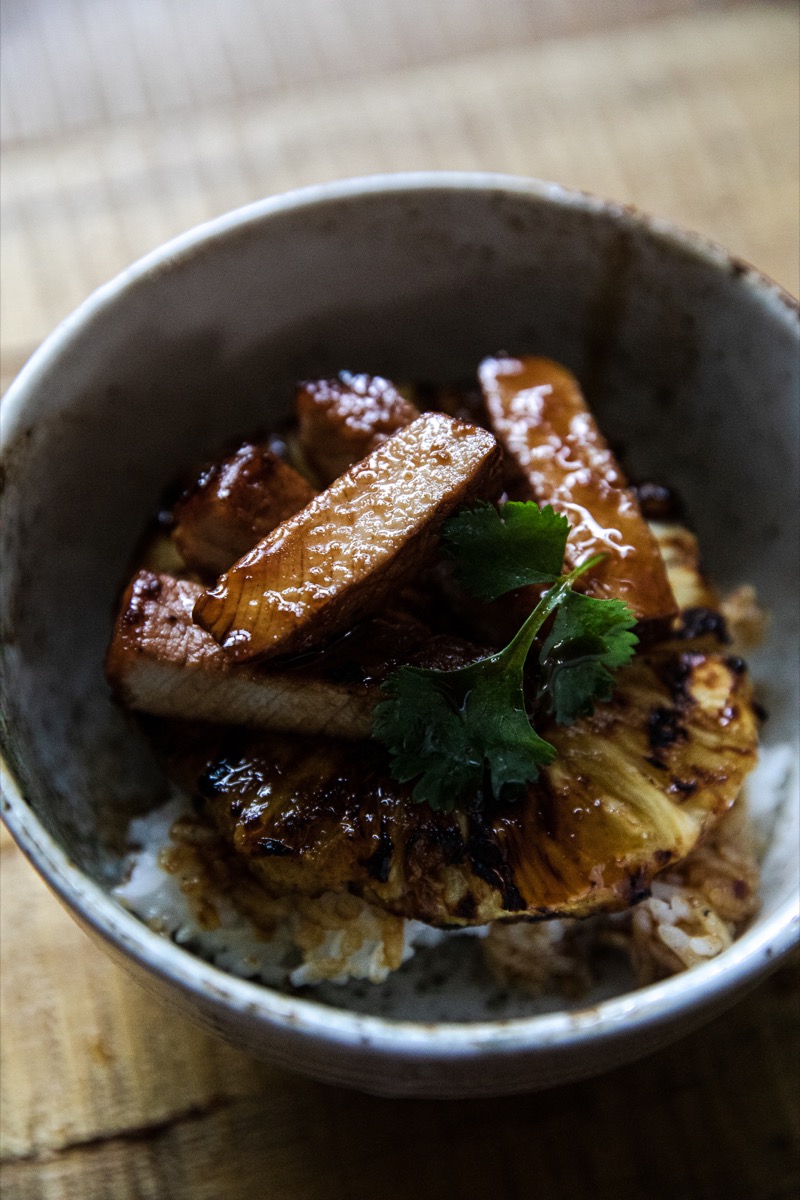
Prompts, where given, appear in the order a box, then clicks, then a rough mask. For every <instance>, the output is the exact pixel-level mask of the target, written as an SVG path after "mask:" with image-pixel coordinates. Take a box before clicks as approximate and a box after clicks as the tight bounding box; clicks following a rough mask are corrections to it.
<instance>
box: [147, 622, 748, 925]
mask: <svg viewBox="0 0 800 1200" xmlns="http://www.w3.org/2000/svg"><path fill="white" fill-rule="evenodd" d="M183 736H184V735H179V736H178V738H177V741H176V742H175V743H173V744H172V746H171V747H170V748H169V749H168V751H167V754H166V759H167V764H168V767H171V769H172V773H173V774H174V775H175V776H176V778H179V779H180V781H181V782H182V783H183V784H184V785H185V786H189V787H190V788H191V789H192V790H193V791H194V792H195V794H196V796H197V797H198V798H199V799H200V800H201V801H202V803H203V805H204V807H205V809H206V811H207V812H208V814H209V815H210V816H211V818H212V819H213V821H214V822H215V824H216V825H217V827H218V828H219V830H220V831H221V832H222V834H223V835H224V836H225V837H226V838H227V839H228V841H229V842H230V843H231V844H232V845H233V847H234V848H235V850H236V851H237V853H238V854H239V855H240V856H241V857H242V859H243V860H244V861H246V862H247V864H248V865H249V868H250V870H251V871H252V872H253V874H254V875H255V876H256V877H257V878H258V879H259V880H260V881H261V882H262V883H263V884H264V885H265V886H266V887H267V888H268V889H269V890H270V891H274V892H276V893H278V894H283V893H286V892H292V891H294V892H302V893H305V894H309V895H317V894H320V893H322V892H324V891H328V890H336V889H349V890H351V891H354V892H356V893H358V894H359V895H362V896H363V897H364V898H365V899H367V900H369V901H371V902H372V903H374V904H377V905H379V906H380V907H382V908H385V909H388V910H389V911H391V912H393V913H397V914H399V915H400V916H403V917H409V918H414V919H417V920H421V921H425V922H427V923H429V924H432V925H440V926H447V925H456V926H463V925H479V924H484V923H486V922H489V921H494V920H498V919H501V920H502V919H519V918H522V917H549V916H556V915H569V916H585V915H588V914H589V913H592V912H595V911H598V910H601V909H604V910H613V909H620V908H625V907H627V906H628V905H630V904H631V903H634V902H636V901H637V900H638V899H641V898H642V897H644V896H646V895H647V893H648V889H649V885H650V881H651V880H652V878H653V876H654V875H655V874H656V872H658V871H659V870H661V869H663V868H664V867H665V866H666V865H667V864H668V863H671V862H675V861H676V860H678V859H680V858H683V857H684V856H685V855H686V854H688V853H689V851H690V850H691V849H692V848H693V846H694V845H695V844H696V843H697V841H698V840H699V838H700V837H701V836H702V834H703V832H704V831H705V830H706V828H707V827H709V826H710V824H712V823H713V822H714V821H716V819H717V818H718V817H719V816H720V815H721V814H722V813H723V812H724V811H725V810H726V809H727V808H728V807H729V806H730V805H731V804H732V803H733V801H734V799H735V797H736V795H737V793H738V791H739V788H740V786H741V784H742V781H743V779H744V777H745V775H746V774H747V772H748V771H749V770H750V769H751V768H752V766H753V765H754V762H755V757H756V722H755V719H754V716H753V712H752V708H751V704H750V684H749V681H748V678H747V675H746V674H745V672H744V668H743V665H742V664H741V662H740V661H739V660H737V659H730V658H725V657H723V656H721V655H718V654H704V653H699V652H697V651H692V650H690V649H689V650H687V649H686V648H685V647H681V646H680V645H676V644H674V643H673V644H672V645H670V646H663V647H660V648H658V649H656V650H653V651H652V652H651V653H649V654H642V655H640V656H637V658H636V659H635V660H634V661H633V663H632V664H631V665H630V666H628V667H627V668H625V669H624V670H622V671H620V672H619V674H618V676H617V688H616V691H615V693H614V697H613V699H612V700H611V701H609V702H608V703H606V704H601V705H598V707H597V709H596V711H595V714H594V715H593V716H592V717H590V718H584V719H582V720H579V721H577V722H576V723H575V724H574V725H572V726H570V727H569V728H563V729H562V728H552V729H550V730H549V731H547V736H548V737H549V738H550V739H551V740H552V741H553V743H554V744H555V746H556V748H557V750H558V757H557V758H556V760H555V762H554V764H553V765H552V766H551V767H550V768H548V769H547V770H546V771H545V772H544V773H543V775H542V776H541V777H540V779H539V780H538V781H537V782H536V783H535V784H532V785H530V786H529V787H528V789H527V791H526V794H525V796H524V797H523V798H522V799H521V800H518V801H516V802H513V803H505V804H502V805H499V806H495V807H494V809H491V810H488V809H484V810H483V811H480V812H477V811H476V812H474V813H464V812H454V813H441V812H436V813H434V812H432V811H431V810H430V809H429V808H428V807H427V806H426V805H417V804H414V803H413V802H412V801H411V799H410V789H409V787H407V786H405V785H401V784H398V783H396V782H394V781H393V780H392V779H391V777H390V776H389V773H388V766H387V758H386V755H385V752H384V751H383V750H382V748H380V747H378V746H376V745H375V744H374V743H369V742H367V743H363V744H356V745H354V744H353V743H352V742H351V743H341V742H337V741H334V740H324V739H317V738H315V739H306V738H300V737H298V738H290V737H287V736H286V735H273V734H264V733H252V732H245V731H241V730H228V731H224V730H219V731H216V732H215V734H214V736H213V737H211V736H210V733H209V730H208V729H206V730H204V731H203V732H202V733H201V734H200V735H199V737H198V739H197V741H196V742H195V743H194V746H193V748H190V749H187V748H186V745H185V743H184V744H183V745H180V744H179V743H181V740H182V737H183ZM162 738H163V731H162ZM162 748H163V744H162Z"/></svg>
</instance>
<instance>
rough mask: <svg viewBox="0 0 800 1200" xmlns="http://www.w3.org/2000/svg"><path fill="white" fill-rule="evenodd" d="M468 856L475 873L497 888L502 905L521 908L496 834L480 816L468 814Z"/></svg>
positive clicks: (514, 909)
mask: <svg viewBox="0 0 800 1200" xmlns="http://www.w3.org/2000/svg"><path fill="white" fill-rule="evenodd" d="M467 856H468V859H469V863H470V866H471V867H472V869H473V871H474V872H475V874H476V875H477V876H478V877H479V878H480V879H482V880H483V881H484V883H488V884H489V886H490V887H493V888H496V889H497V891H499V892H500V894H501V895H502V898H503V908H505V909H506V910H507V911H508V912H521V911H522V909H524V908H525V907H526V904H525V901H524V900H523V899H522V897H521V896H520V894H519V891H518V889H517V885H516V884H515V883H514V877H513V873H512V871H511V868H510V867H509V864H508V860H507V858H506V852H505V850H504V848H503V846H502V845H501V844H500V842H499V841H498V838H497V834H496V833H495V832H494V830H493V829H492V828H491V826H488V825H486V824H484V823H483V821H482V820H481V818H480V817H479V816H473V817H470V822H469V835H468V838H467Z"/></svg>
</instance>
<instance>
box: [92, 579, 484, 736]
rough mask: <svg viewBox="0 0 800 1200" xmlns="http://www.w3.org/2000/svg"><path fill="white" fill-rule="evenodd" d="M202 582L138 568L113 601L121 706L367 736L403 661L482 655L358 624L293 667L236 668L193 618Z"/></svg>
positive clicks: (425, 636) (424, 633)
mask: <svg viewBox="0 0 800 1200" xmlns="http://www.w3.org/2000/svg"><path fill="white" fill-rule="evenodd" d="M202 590H203V589H202V585H200V584H197V583H194V582H192V581H190V580H185V579H174V578H172V577H171V576H169V575H159V574H156V573H154V572H152V571H140V572H139V573H138V574H137V575H136V576H135V577H134V579H133V580H132V581H131V583H130V584H129V586H128V588H127V590H126V592H125V594H124V596H123V598H122V603H121V605H120V609H119V613H118V616H117V620H116V624H115V627H114V635H113V637H112V640H111V645H110V648H109V652H108V656H107V659H106V671H107V675H108V679H109V681H110V683H111V685H112V688H113V690H114V692H115V694H116V695H117V697H118V698H119V700H120V701H121V702H122V703H123V704H124V705H125V706H126V707H127V708H131V709H134V710H136V711H138V712H147V713H151V714H153V715H156V716H165V717H179V718H183V719H185V720H189V721H210V722H216V723H219V724H225V725H245V726H248V727H250V728H255V729H271V730H287V731H289V732H302V733H307V734H330V735H334V736H336V737H342V738H365V737H368V736H369V733H370V728H371V724H372V711H373V708H374V707H375V704H376V703H377V701H378V700H379V699H380V691H379V688H380V684H381V683H382V682H383V680H384V679H385V678H386V676H387V675H388V674H389V673H390V672H391V671H393V670H394V669H395V668H396V667H398V666H400V665H401V664H402V663H412V664H414V665H416V666H424V667H430V668H433V669H435V670H453V669H455V668H457V667H461V666H464V665H465V664H466V663H468V662H472V661H474V659H476V658H479V657H480V656H481V653H482V650H481V649H480V648H479V647H477V646H473V645H471V644H470V643H467V642H463V641H460V640H457V639H455V638H451V637H445V636H441V635H440V636H433V635H432V634H431V633H430V631H429V630H428V629H427V627H426V626H425V625H424V624H422V623H421V622H419V621H415V620H411V619H404V620H400V619H397V618H395V619H386V620H384V619H376V620H373V621H369V622H366V623H365V624H364V625H363V626H362V627H361V628H360V629H359V630H358V631H357V632H356V633H355V634H353V635H351V636H350V637H348V638H345V639H343V640H342V642H341V643H340V644H338V645H337V646H335V647H333V648H332V649H331V650H329V651H326V653H324V654H322V655H317V656H315V657H314V659H313V661H307V660H306V661H303V662H301V663H299V664H295V665H286V664H284V665H282V666H281V667H279V668H277V669H276V668H273V669H267V668H265V667H262V666H259V665H256V666H250V665H248V664H243V665H234V664H233V663H231V661H230V659H229V658H228V657H227V655H225V654H224V653H223V651H222V650H220V648H219V646H218V645H217V643H216V642H215V641H214V639H213V638H212V637H210V636H209V634H207V633H206V632H205V630H203V629H200V628H199V626H197V625H195V624H194V622H193V621H192V608H193V607H194V604H195V602H196V600H197V597H198V595H199V594H200V592H201V591H202Z"/></svg>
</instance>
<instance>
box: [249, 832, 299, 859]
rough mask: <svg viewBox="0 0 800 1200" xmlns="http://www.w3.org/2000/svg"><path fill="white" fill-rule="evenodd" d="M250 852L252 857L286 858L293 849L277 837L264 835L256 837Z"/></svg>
mask: <svg viewBox="0 0 800 1200" xmlns="http://www.w3.org/2000/svg"><path fill="white" fill-rule="evenodd" d="M251 853H252V855H253V857H254V858H261V857H267V856H271V857H277V858H286V857H287V856H288V855H290V854H292V853H293V851H292V848H291V846H287V845H286V843H285V842H281V841H280V840H279V839H278V838H270V837H264V838H259V839H258V841H257V842H256V844H255V846H254V847H253V849H252V851H251Z"/></svg>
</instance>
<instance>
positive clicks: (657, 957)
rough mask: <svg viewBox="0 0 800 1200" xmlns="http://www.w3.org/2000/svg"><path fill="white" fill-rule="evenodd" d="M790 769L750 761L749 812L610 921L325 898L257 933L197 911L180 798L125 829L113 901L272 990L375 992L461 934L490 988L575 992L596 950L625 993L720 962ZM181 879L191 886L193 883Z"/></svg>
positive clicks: (280, 914) (751, 894)
mask: <svg viewBox="0 0 800 1200" xmlns="http://www.w3.org/2000/svg"><path fill="white" fill-rule="evenodd" d="M791 760H792V752H791V750H790V749H789V748H787V747H784V746H780V747H775V748H773V749H769V750H762V754H761V760H760V763H759V765H758V767H757V769H756V771H754V772H753V774H752V776H751V777H750V779H749V780H748V786H747V789H746V791H747V802H746V803H745V800H744V797H742V798H741V799H740V800H739V801H737V804H736V805H735V806H734V808H733V809H732V810H731V813H730V814H728V816H727V817H726V818H725V819H724V820H723V821H722V822H721V823H720V825H719V826H718V827H717V829H716V830H715V831H714V832H713V833H712V834H711V835H710V836H709V838H707V839H706V840H705V841H704V842H702V843H701V844H700V846H699V847H698V848H697V849H696V850H695V851H694V852H693V854H692V855H690V856H689V858H688V859H686V860H685V861H684V862H683V863H679V864H677V865H675V866H674V867H673V868H672V869H671V870H669V871H668V872H666V873H665V874H664V875H662V876H660V877H659V878H657V879H656V880H655V882H654V884H653V888H652V895H651V896H650V898H649V899H647V900H644V901H643V902H642V903H641V904H639V905H638V906H637V907H636V908H635V909H633V910H630V911H628V912H626V913H621V914H618V915H612V916H603V915H602V914H601V915H598V916H596V917H592V918H589V919H588V920H584V921H577V920H566V919H565V920H552V921H548V922H544V923H542V922H537V923H528V922H522V923H516V924H509V925H495V926H493V927H491V931H490V927H488V926H482V927H478V928H467V929H463V930H453V931H447V932H445V931H442V930H439V929H434V928H432V927H431V926H429V925H425V924H423V923H422V922H420V921H408V920H403V919H402V918H400V917H395V916H392V915H391V914H389V913H386V912H384V911H383V910H381V909H379V908H376V907H374V906H373V905H370V904H368V903H366V901H363V900H360V899H358V898H357V897H355V896H352V895H350V894H348V893H332V892H328V893H325V894H324V895H322V896H320V897H319V898H316V899H311V898H309V897H303V896H288V897H282V898H280V899H276V900H271V899H269V898H268V897H265V896H262V897H261V898H260V900H259V902H258V903H259V912H258V915H259V918H261V919H260V920H259V922H258V923H255V922H254V921H253V920H251V919H250V916H248V915H245V913H244V912H243V911H241V909H240V908H238V907H237V906H236V905H235V904H234V903H233V901H232V899H231V898H230V897H229V896H228V895H226V894H224V892H222V891H219V892H217V893H215V894H211V893H210V892H209V890H208V889H206V890H205V891H204V892H203V895H202V912H201V911H200V906H199V902H198V899H197V888H196V886H195V888H194V890H193V889H192V887H191V886H186V881H185V880H183V879H182V878H181V873H180V871H176V870H175V869H174V865H173V866H172V869H170V863H169V861H168V855H166V854H165V850H166V848H167V847H169V846H170V844H173V843H171V839H170V831H171V830H172V829H173V827H174V826H175V823H176V822H178V821H179V819H181V818H184V819H186V817H187V815H189V814H190V809H189V805H188V802H187V800H186V799H185V798H184V797H181V796H177V797H175V798H174V799H172V800H170V801H169V802H168V803H167V804H166V805H164V806H163V807H161V808H159V809H156V810H155V811H153V812H151V813H149V814H147V815H146V816H144V817H140V818H138V819H137V820H134V821H133V822H131V825H130V829H129V842H130V844H131V847H132V851H131V854H130V855H129V858H128V864H127V872H126V876H125V879H124V882H123V883H122V884H121V885H119V886H118V887H117V888H116V889H115V893H114V894H115V896H116V897H117V899H118V900H119V901H120V902H121V903H122V904H124V905H125V907H126V908H128V909H129V910H130V911H131V912H133V913H135V914H136V915H137V916H138V917H139V918H140V919H141V920H143V921H144V922H146V924H148V925H149V926H150V927H151V928H152V929H154V930H155V931H157V932H158V933H161V934H163V935H164V936H166V937H170V938H172V939H173V940H174V941H175V942H177V943H178V944H179V945H182V946H186V947H187V948H188V949H190V950H192V951H194V952H195V953H197V954H199V955H201V956H202V957H203V958H205V959H207V960H208V961H210V962H212V963H214V964H216V965H217V966H218V967H220V968H222V969H223V970H225V971H229V972H231V973H232V974H235V975H240V976H243V977H245V978H249V979H254V980H260V981H261V982H263V983H266V984H268V985H270V986H274V987H286V986H291V987H302V986H308V985H315V984H320V983H324V982H328V983H335V984H347V983H350V982H352V981H353V980H365V981H368V982H370V983H383V982H384V981H385V980H386V979H387V978H388V976H389V975H390V974H391V973H392V972H393V971H395V970H397V969H398V968H399V967H401V966H402V965H403V964H404V963H406V962H407V961H408V960H409V959H410V958H411V957H412V956H413V955H414V952H415V951H416V950H417V949H421V948H432V947H436V946H439V945H441V944H442V942H443V941H444V940H445V939H451V938H453V937H458V936H464V935H466V934H471V935H474V936H477V937H479V938H481V939H484V940H483V941H482V946H483V948H484V957H485V961H486V963H487V965H488V966H489V968H490V970H491V971H492V974H493V975H494V976H495V978H496V979H498V980H499V981H501V982H502V983H504V984H511V985H513V986H516V987H521V988H522V989H523V990H525V991H527V992H528V993H531V994H534V995H540V996H541V995H545V994H564V995H571V996H575V995H579V994H581V993H585V992H586V990H587V989H588V988H589V986H590V985H591V983H592V982H593V980H592V958H593V955H594V954H595V953H596V951H597V949H598V948H599V947H605V948H607V949H608V948H609V947H610V948H612V949H613V950H615V951H617V952H619V953H621V954H622V955H623V956H624V957H625V958H626V959H627V960H628V961H629V962H630V964H631V967H632V969H633V975H634V977H635V979H636V982H637V983H639V984H645V983H649V982H651V981H652V980H654V979H658V978H662V977H664V976H666V975H671V974H674V973H676V972H678V971H682V970H685V969H686V968H688V967H691V966H693V965H694V964H696V963H698V962H701V961H704V960H707V959H710V958H713V957H715V956H716V955H718V954H720V953H721V952H722V951H723V950H724V949H725V948H726V947H727V946H729V945H730V944H731V942H732V941H733V939H734V938H735V937H736V936H737V934H738V933H739V932H741V930H742V929H743V928H744V927H745V926H746V924H747V922H748V921H749V919H750V918H751V917H752V915H753V914H754V912H755V911H756V910H757V906H758V901H757V893H758V877H759V868H758V858H759V857H761V855H762V853H763V850H764V848H765V846H766V845H767V843H768V841H769V840H770V835H771V833H772V830H773V827H774V823H775V820H776V808H778V807H779V799H780V796H781V795H782V794H783V793H784V792H785V783H786V774H787V770H788V768H789V766H790V764H791ZM187 878H190V882H191V873H189V875H187ZM194 882H195V884H196V877H195V878H194ZM743 887H744V888H745V895H744V898H741V895H740V893H742V889H743ZM256 890H258V889H256ZM264 918H266V920H265V919H264ZM487 935H490V936H487Z"/></svg>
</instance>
